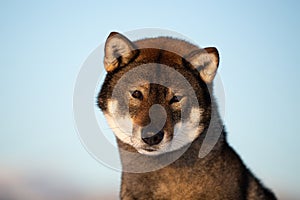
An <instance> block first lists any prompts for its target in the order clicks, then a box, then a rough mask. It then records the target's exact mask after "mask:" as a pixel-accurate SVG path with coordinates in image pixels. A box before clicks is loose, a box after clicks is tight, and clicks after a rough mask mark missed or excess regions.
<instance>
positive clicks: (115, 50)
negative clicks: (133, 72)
mask: <svg viewBox="0 0 300 200" xmlns="http://www.w3.org/2000/svg"><path fill="white" fill-rule="evenodd" d="M136 49H137V48H136V47H135V45H134V44H133V43H132V42H131V41H130V40H129V39H127V38H126V37H125V36H123V35H122V34H120V33H117V32H111V33H110V34H109V36H108V38H107V40H106V42H105V51H104V52H105V57H104V67H105V70H106V71H107V72H112V71H113V70H115V69H116V68H118V67H122V66H124V65H126V64H128V63H129V62H130V60H131V59H132V58H133V57H135V56H136V54H137V50H136Z"/></svg>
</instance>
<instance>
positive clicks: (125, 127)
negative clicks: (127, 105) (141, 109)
mask: <svg viewBox="0 0 300 200" xmlns="http://www.w3.org/2000/svg"><path fill="white" fill-rule="evenodd" d="M107 105H108V106H107V107H108V112H107V113H105V114H104V116H105V118H106V120H107V122H108V124H109V126H110V128H111V129H112V130H113V132H114V134H115V135H116V136H117V137H118V138H119V139H120V140H121V141H123V142H124V143H127V144H130V145H133V143H132V140H131V136H132V121H131V118H130V116H129V115H128V116H122V117H121V116H119V115H118V113H117V110H118V102H117V101H116V100H110V101H108V104H107Z"/></svg>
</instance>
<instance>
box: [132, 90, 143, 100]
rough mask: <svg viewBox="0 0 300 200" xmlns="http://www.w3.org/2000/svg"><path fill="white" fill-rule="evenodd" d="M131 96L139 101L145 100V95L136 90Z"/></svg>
mask: <svg viewBox="0 0 300 200" xmlns="http://www.w3.org/2000/svg"><path fill="white" fill-rule="evenodd" d="M131 96H132V97H133V98H135V99H139V100H142V99H143V94H142V92H141V91H138V90H135V91H134V92H133V93H132V94H131Z"/></svg>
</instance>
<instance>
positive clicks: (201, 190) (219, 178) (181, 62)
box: [98, 38, 276, 200]
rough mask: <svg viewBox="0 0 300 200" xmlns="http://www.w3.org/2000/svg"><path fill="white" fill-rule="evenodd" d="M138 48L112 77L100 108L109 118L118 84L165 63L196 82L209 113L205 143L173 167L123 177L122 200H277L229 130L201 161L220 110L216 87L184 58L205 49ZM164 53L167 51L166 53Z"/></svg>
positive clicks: (156, 42)
mask: <svg viewBox="0 0 300 200" xmlns="http://www.w3.org/2000/svg"><path fill="white" fill-rule="evenodd" d="M133 45H135V47H138V50H133V53H132V54H131V55H130V56H129V57H127V58H125V59H124V58H122V56H121V57H119V58H118V62H119V63H118V64H117V65H118V66H116V67H115V68H113V71H109V72H108V74H107V77H106V79H105V82H104V84H103V87H102V89H101V91H100V93H99V98H98V100H99V101H98V104H99V107H100V108H101V109H102V110H103V112H104V113H105V112H107V101H108V99H110V98H111V95H112V94H111V92H112V90H113V88H114V86H115V85H116V83H117V81H118V80H119V79H120V78H121V77H122V76H123V75H124V74H125V73H126V72H128V71H129V70H130V69H132V68H134V67H135V66H138V65H141V64H143V63H162V64H166V65H168V66H172V67H174V68H175V69H176V70H177V71H179V72H180V73H181V74H183V75H184V76H185V77H191V78H189V79H188V80H189V81H190V83H191V85H192V86H193V87H194V89H195V91H196V92H197V98H198V101H199V102H200V103H199V104H200V105H201V106H203V107H204V109H205V113H204V116H203V119H202V121H201V122H200V123H202V124H204V127H205V129H204V131H203V132H201V133H199V137H197V138H196V139H195V140H194V141H193V142H192V144H191V145H190V146H187V147H184V148H186V151H185V152H184V153H183V155H182V156H181V157H180V158H179V159H177V160H176V161H175V162H173V163H171V164H170V165H168V166H165V167H163V168H161V169H158V170H155V171H151V172H146V173H129V172H123V173H122V185H121V193H120V197H121V199H123V200H133V199H141V200H143V199H144V200H150V199H172V200H173V199H174V200H177V199H178V200H182V199H191V200H192V199H220V200H221V199H222V200H224V199H228V200H232V199H233V200H234V199H237V200H243V199H245V200H246V199H247V200H263V199H270V200H271V199H276V197H275V196H274V194H273V193H272V192H271V191H270V190H268V189H267V188H265V187H264V186H263V185H262V184H261V183H260V181H259V180H258V179H257V178H255V176H254V175H253V174H252V173H251V172H250V171H249V170H248V169H247V167H246V166H245V165H244V164H243V162H242V160H241V159H240V157H239V156H238V155H237V154H236V153H235V151H234V150H233V149H232V148H231V147H230V146H229V145H228V143H227V140H226V133H225V131H224V129H223V131H222V134H221V136H220V137H219V139H218V142H217V143H216V145H215V146H214V148H213V150H212V151H211V152H210V153H209V154H208V155H207V156H205V157H204V158H199V151H200V147H201V145H202V143H203V140H204V138H205V137H206V134H207V128H208V125H209V122H210V117H211V114H212V113H211V108H212V106H215V107H216V105H215V100H214V99H213V97H210V96H209V95H208V94H209V93H208V90H211V89H212V84H205V83H204V81H202V80H201V78H200V76H199V74H198V71H197V70H195V69H192V66H191V64H190V63H189V62H188V61H187V60H186V59H183V58H182V55H188V54H190V53H191V52H193V51H197V50H199V48H198V47H197V46H195V45H192V44H190V43H187V42H185V41H181V40H175V39H171V38H153V39H145V40H140V41H136V42H135V43H134V44H133ZM160 48H162V49H164V50H160ZM208 50H209V49H208ZM212 51H213V49H212ZM126 59H127V60H129V61H127V62H126V63H124V62H123V61H122V60H126ZM122 62H123V63H122ZM151 87H153V88H155V87H158V86H151ZM200 90H201V91H202V92H200ZM160 91H161V90H160ZM161 95H163V94H161ZM162 101H163V100H160V102H158V103H162ZM149 107H150V105H147V106H146V108H144V110H147V109H149ZM137 113H138V112H137ZM144 113H148V112H147V111H145V112H144ZM133 116H135V118H136V119H135V120H136V123H137V124H143V123H146V124H147V123H148V121H149V119H148V118H147V115H143V113H142V114H141V113H140V114H136V115H134V114H133ZM117 142H118V145H119V148H120V149H123V150H126V151H129V152H136V150H135V148H133V147H132V146H130V145H128V144H125V143H123V142H122V141H121V140H119V139H117ZM176 153H177V152H176V151H175V152H169V153H166V154H164V155H160V156H145V155H140V157H139V159H137V160H135V162H138V163H131V164H132V165H139V167H140V168H143V166H145V165H149V164H153V163H154V164H155V163H159V160H161V159H169V158H172V156H174V155H175V154H176ZM120 154H121V161H122V164H123V167H130V165H129V164H128V161H127V160H126V159H127V158H126V155H125V154H123V153H122V151H120ZM175 156H176V155H175ZM141 161H142V162H141ZM145 167H146V166H145Z"/></svg>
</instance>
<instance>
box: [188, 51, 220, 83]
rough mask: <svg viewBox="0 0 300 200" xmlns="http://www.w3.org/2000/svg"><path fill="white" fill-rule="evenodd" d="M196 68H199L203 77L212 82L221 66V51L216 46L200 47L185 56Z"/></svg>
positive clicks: (205, 80) (207, 81) (204, 79)
mask: <svg viewBox="0 0 300 200" xmlns="http://www.w3.org/2000/svg"><path fill="white" fill-rule="evenodd" d="M185 59H186V60H187V61H189V62H190V64H191V65H192V67H193V68H194V69H197V70H198V72H199V74H200V77H201V79H202V80H203V81H204V82H206V83H211V82H212V81H213V79H214V77H215V75H216V73H217V69H218V66H219V52H218V50H217V49H216V48H215V47H208V48H204V49H198V50H195V51H193V52H191V53H190V54H189V55H187V56H186V57H185Z"/></svg>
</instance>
